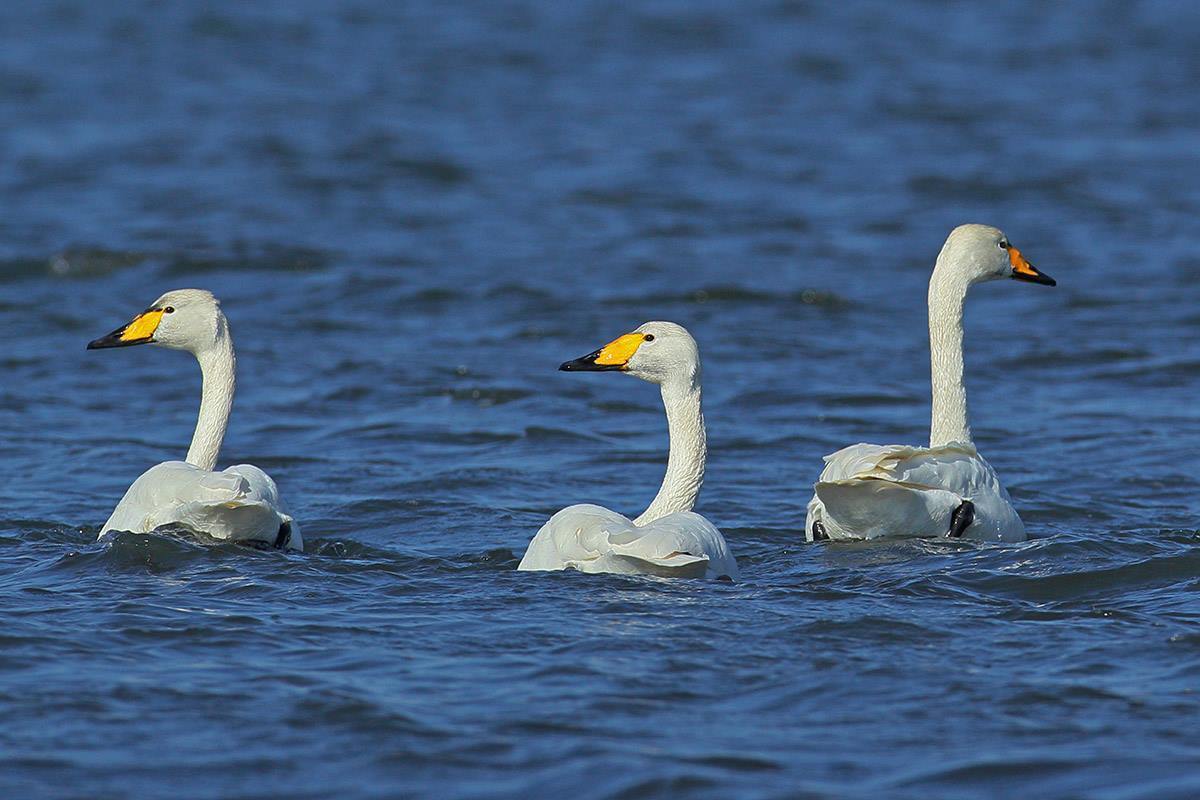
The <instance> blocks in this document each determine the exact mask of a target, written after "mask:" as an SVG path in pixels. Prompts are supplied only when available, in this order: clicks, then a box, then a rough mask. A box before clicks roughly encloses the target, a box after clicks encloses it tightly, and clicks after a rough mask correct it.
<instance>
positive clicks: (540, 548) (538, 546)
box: [518, 322, 738, 580]
mask: <svg viewBox="0 0 1200 800" xmlns="http://www.w3.org/2000/svg"><path fill="white" fill-rule="evenodd" d="M560 369H562V370H566V371H577V370H579V371H607V370H617V371H621V372H628V373H629V374H631V375H634V376H635V377H638V378H642V379H643V380H648V381H651V382H653V383H657V384H659V385H660V387H661V389H662V397H663V405H664V407H665V408H666V412H667V427H668V430H669V431H670V439H671V444H670V454H669V456H668V458H667V472H666V475H665V477H664V478H663V482H662V486H661V487H660V488H659V491H658V494H657V495H656V496H655V498H654V501H653V502H651V503H650V506H649V507H648V508H647V509H646V510H645V511H644V512H643V513H642V514H641V515H640V516H639V517H638V518H637V519H635V520H630V519H629V518H628V517H625V516H623V515H621V514H618V513H617V512H615V511H611V510H609V509H607V508H603V507H601V506H597V505H590V504H585V505H574V506H569V507H567V508H564V509H563V510H562V511H559V512H558V513H557V514H555V515H554V516H553V517H551V518H550V519H549V521H547V522H546V524H545V525H543V526H542V528H541V530H539V531H538V532H537V535H536V536H534V537H533V540H532V541H531V542H530V543H529V547H528V549H526V551H525V556H524V558H522V559H521V564H520V566H519V567H518V569H521V570H561V569H576V570H579V571H581V572H612V573H621V574H627V575H658V576H662V577H675V578H698V577H708V578H728V579H731V580H736V579H737V578H738V569H737V561H735V560H734V558H733V556H732V555H730V553H729V548H728V546H727V545H726V544H725V538H724V537H723V536H721V532H720V531H719V530H717V529H716V527H715V526H714V525H713V524H712V523H711V522H709V521H708V520H707V519H705V518H704V517H702V516H700V515H699V514H696V513H694V512H693V511H692V510H691V509H692V507H693V506H694V505H695V503H696V498H697V497H698V496H699V493H700V486H701V484H702V483H703V482H704V466H705V459H706V449H707V446H706V440H705V432H704V417H703V416H702V414H701V412H700V355H699V352H698V350H697V348H696V342H695V340H694V339H692V337H691V334H689V333H688V332H687V331H686V330H685V329H684V328H682V327H681V326H679V325H675V324H674V323H670V322H647V323H646V324H645V325H642V326H641V327H640V328H638V329H637V330H636V331H634V332H633V333H629V334H626V335H624V336H621V337H618V338H617V339H615V340H613V341H612V342H610V343H609V344H607V345H605V346H604V347H602V348H600V349H599V350H596V351H595V352H593V353H591V354H589V355H586V356H584V357H582V358H577V359H575V360H574V361H568V362H566V363H565V364H563V365H562V366H561V367H560Z"/></svg>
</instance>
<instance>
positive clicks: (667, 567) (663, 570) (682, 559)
mask: <svg viewBox="0 0 1200 800" xmlns="http://www.w3.org/2000/svg"><path fill="white" fill-rule="evenodd" d="M612 555H613V557H614V558H616V559H620V560H622V561H625V562H628V563H629V565H630V566H632V567H634V569H633V570H631V571H634V572H638V573H642V574H649V575H658V576H660V577H664V578H702V577H704V575H705V573H706V572H707V571H708V561H709V559H708V556H697V555H693V554H691V553H682V552H674V553H668V554H667V555H664V556H659V555H653V554H650V553H639V552H636V549H635V548H626V547H620V546H616V547H613V549H612Z"/></svg>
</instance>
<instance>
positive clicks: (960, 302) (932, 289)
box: [929, 261, 971, 447]
mask: <svg viewBox="0 0 1200 800" xmlns="http://www.w3.org/2000/svg"><path fill="white" fill-rule="evenodd" d="M968 288H970V284H969V281H967V280H966V279H965V278H964V277H962V276H961V275H959V274H956V273H955V272H954V271H953V270H952V269H947V268H945V267H944V266H943V265H942V264H941V263H940V261H939V263H938V266H937V267H936V268H935V269H934V271H933V277H932V278H931V279H930V281H929V360H930V372H931V375H932V379H933V414H932V423H931V425H930V430H929V446H930V447H941V446H943V445H947V444H950V443H951V442H962V443H970V442H971V425H970V423H969V422H968V421H967V388H966V386H965V385H964V383H963V306H964V304H965V302H966V299H967V289H968Z"/></svg>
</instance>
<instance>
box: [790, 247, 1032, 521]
mask: <svg viewBox="0 0 1200 800" xmlns="http://www.w3.org/2000/svg"><path fill="white" fill-rule="evenodd" d="M1003 277H1009V278H1014V279H1017V280H1023V281H1027V282H1031V283H1039V284H1043V285H1048V286H1053V285H1055V284H1054V280H1053V279H1052V278H1050V277H1048V276H1046V275H1044V274H1043V273H1041V272H1039V271H1038V270H1037V269H1035V268H1034V267H1033V266H1032V265H1031V264H1030V263H1029V262H1028V261H1026V260H1025V258H1024V256H1022V255H1021V252H1020V251H1019V250H1017V248H1015V247H1013V246H1012V245H1011V244H1009V242H1008V238H1007V237H1006V236H1005V235H1004V233H1003V232H1001V231H999V230H998V229H996V228H992V227H990V226H987V225H960V226H959V227H957V228H955V229H954V230H953V231H951V233H950V236H949V238H947V239H946V244H945V245H944V246H943V247H942V251H941V253H940V254H939V255H938V260H937V263H936V265H935V266H934V271H933V276H932V278H931V279H930V282H929V343H930V360H931V366H932V384H933V411H932V421H931V426H930V444H929V446H928V447H909V446H906V445H874V444H856V445H852V446H850V447H846V448H844V449H842V450H839V451H837V452H836V453H833V454H832V455H829V456H826V457H825V468H824V470H823V471H822V472H821V477H820V479H819V480H818V481H817V483H816V485H815V487H814V493H813V498H812V500H811V501H809V504H808V517H807V520H806V522H805V526H804V527H805V538H807V539H808V540H809V541H813V540H822V539H875V538H880V537H926V538H931V537H944V536H951V537H955V538H960V537H961V538H966V539H974V540H983V541H997V542H1019V541H1024V539H1025V538H1026V537H1025V525H1024V523H1022V522H1021V518H1020V516H1018V514H1017V511H1016V509H1015V508H1014V507H1013V505H1012V501H1011V500H1010V499H1009V496H1008V492H1007V491H1006V490H1005V489H1004V486H1003V484H1001V482H1000V478H999V476H997V475H996V471H995V470H994V469H992V466H991V465H990V464H989V463H988V462H987V461H986V460H985V459H984V458H983V456H981V455H979V452H978V451H977V450H976V449H975V445H974V443H973V441H972V438H971V428H970V425H969V424H968V421H967V396H966V388H965V385H964V383H963V306H964V303H965V300H966V296H967V291H968V290H969V289H970V287H971V286H973V285H974V284H976V283H981V282H984V281H989V280H994V279H998V278H1003Z"/></svg>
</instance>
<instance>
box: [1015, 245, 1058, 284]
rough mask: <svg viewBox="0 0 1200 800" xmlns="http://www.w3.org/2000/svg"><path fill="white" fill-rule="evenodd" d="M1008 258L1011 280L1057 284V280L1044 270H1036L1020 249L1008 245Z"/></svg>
mask: <svg viewBox="0 0 1200 800" xmlns="http://www.w3.org/2000/svg"><path fill="white" fill-rule="evenodd" d="M1008 260H1009V263H1011V264H1012V276H1013V280H1018V281H1028V282H1029V283H1040V284H1041V285H1043V286H1057V285H1058V282H1057V281H1055V280H1054V278H1051V277H1050V276H1049V275H1047V274H1046V273H1044V272H1040V271H1038V268H1037V267H1035V266H1034V265H1033V264H1030V263H1029V262H1028V261H1026V260H1025V256H1023V255H1021V251H1020V250H1018V249H1017V248H1015V247H1013V246H1012V245H1009V247H1008Z"/></svg>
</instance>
